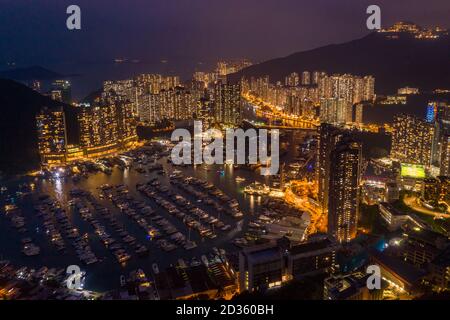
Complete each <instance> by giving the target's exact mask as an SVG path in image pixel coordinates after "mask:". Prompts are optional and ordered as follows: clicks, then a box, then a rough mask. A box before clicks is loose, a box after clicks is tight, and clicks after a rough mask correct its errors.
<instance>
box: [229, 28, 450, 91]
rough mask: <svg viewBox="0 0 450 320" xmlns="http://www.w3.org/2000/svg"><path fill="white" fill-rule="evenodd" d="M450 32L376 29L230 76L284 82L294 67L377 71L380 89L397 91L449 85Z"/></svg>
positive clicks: (314, 69) (365, 73)
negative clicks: (391, 35) (391, 33)
mask: <svg viewBox="0 0 450 320" xmlns="http://www.w3.org/2000/svg"><path fill="white" fill-rule="evenodd" d="M449 57H450V37H449V36H442V37H440V38H439V39H434V40H425V39H416V38H414V37H413V36H410V35H401V36H400V37H399V39H388V38H387V36H386V35H385V34H382V33H377V32H375V33H371V34H369V35H367V36H365V37H362V38H360V39H355V40H351V41H349V42H345V43H340V44H329V45H326V46H323V47H318V48H314V49H311V50H307V51H301V52H295V53H292V54H290V55H288V56H285V57H279V58H275V59H271V60H268V61H265V62H262V63H260V64H256V65H253V66H250V67H248V68H245V69H243V70H241V71H239V72H237V73H235V74H232V75H230V76H229V79H230V81H231V82H235V81H238V80H239V79H241V78H242V77H243V76H244V77H246V78H250V77H260V76H264V75H269V77H270V81H271V82H272V83H275V82H276V81H282V82H284V77H286V76H287V75H288V74H290V73H292V72H298V73H301V72H303V71H310V72H313V71H325V72H327V73H329V74H333V73H341V74H342V73H350V74H355V75H361V76H364V75H373V76H375V79H376V91H377V93H381V94H392V93H395V92H396V90H397V89H398V88H400V87H403V86H417V87H419V88H421V89H422V90H433V89H436V88H442V87H445V88H450V59H449Z"/></svg>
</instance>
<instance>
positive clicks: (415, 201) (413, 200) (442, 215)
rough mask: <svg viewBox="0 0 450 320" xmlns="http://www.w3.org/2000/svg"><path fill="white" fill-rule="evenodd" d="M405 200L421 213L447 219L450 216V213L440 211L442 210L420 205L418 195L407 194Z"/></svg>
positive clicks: (409, 205)
mask: <svg viewBox="0 0 450 320" xmlns="http://www.w3.org/2000/svg"><path fill="white" fill-rule="evenodd" d="M403 202H404V203H405V204H406V205H407V206H408V207H410V208H411V209H413V210H416V211H418V212H420V213H423V214H426V215H429V216H433V217H436V218H446V219H449V218H450V214H445V213H440V212H436V211H433V210H430V209H427V208H424V207H422V206H421V205H420V203H419V199H418V198H417V197H408V196H405V198H404V199H403Z"/></svg>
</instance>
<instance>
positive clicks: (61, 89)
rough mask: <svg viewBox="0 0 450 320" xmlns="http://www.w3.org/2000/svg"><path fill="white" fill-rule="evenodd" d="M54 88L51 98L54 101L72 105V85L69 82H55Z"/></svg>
mask: <svg viewBox="0 0 450 320" xmlns="http://www.w3.org/2000/svg"><path fill="white" fill-rule="evenodd" d="M52 87H53V90H52V92H51V96H52V98H53V99H54V100H57V101H61V102H64V103H67V104H71V103H72V85H71V84H70V81H69V80H55V82H53V84H52Z"/></svg>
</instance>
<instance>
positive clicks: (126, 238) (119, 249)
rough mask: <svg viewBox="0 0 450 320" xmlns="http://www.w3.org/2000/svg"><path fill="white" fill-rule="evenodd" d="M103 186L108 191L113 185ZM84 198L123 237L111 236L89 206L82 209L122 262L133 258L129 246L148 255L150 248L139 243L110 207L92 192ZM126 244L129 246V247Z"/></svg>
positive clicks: (97, 232)
mask: <svg viewBox="0 0 450 320" xmlns="http://www.w3.org/2000/svg"><path fill="white" fill-rule="evenodd" d="M102 188H103V191H105V192H108V190H110V188H112V187H109V186H107V187H105V186H103V187H102ZM103 191H102V192H103ZM84 199H85V200H86V202H87V204H88V205H89V206H90V207H92V208H93V210H94V212H96V213H97V214H98V215H100V216H101V217H102V219H103V220H105V221H106V222H107V223H108V225H109V227H110V228H112V229H114V232H115V233H116V234H118V235H119V237H120V238H121V240H117V238H114V237H113V236H111V235H110V234H109V233H108V231H107V230H106V228H105V227H104V226H103V225H101V224H100V222H99V221H98V220H97V219H94V218H93V216H92V213H91V211H90V209H89V208H88V207H87V206H86V207H84V209H82V210H83V212H84V213H83V215H84V217H83V216H82V217H83V218H84V219H85V220H87V221H89V222H90V223H91V224H92V225H93V227H94V229H95V234H96V235H97V236H98V237H99V238H100V240H101V241H102V243H103V244H104V245H105V247H106V248H107V249H109V250H110V252H111V253H112V254H113V255H114V257H115V258H116V260H117V261H118V262H119V263H120V264H123V263H125V262H127V261H128V260H130V259H131V258H132V254H131V253H130V250H127V249H128V248H130V249H132V250H133V251H134V253H135V254H136V255H137V256H139V257H144V256H146V255H148V253H149V251H148V248H147V247H146V246H145V245H143V244H141V243H139V242H138V241H137V240H136V238H135V237H133V236H132V235H131V234H129V233H128V232H127V231H126V230H125V228H124V226H123V225H122V224H121V223H119V221H118V220H117V219H116V217H115V216H114V215H113V214H112V213H111V211H110V210H109V209H108V208H106V207H105V206H103V205H101V204H100V203H98V201H97V200H96V199H95V197H94V196H92V194H90V193H87V195H85V197H84ZM80 213H81V211H80ZM126 246H128V248H127V247H126Z"/></svg>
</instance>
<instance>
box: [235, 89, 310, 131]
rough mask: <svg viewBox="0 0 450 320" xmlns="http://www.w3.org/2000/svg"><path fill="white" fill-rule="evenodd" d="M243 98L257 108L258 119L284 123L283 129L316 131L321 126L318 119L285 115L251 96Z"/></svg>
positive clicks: (274, 107)
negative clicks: (293, 128) (294, 128)
mask: <svg viewBox="0 0 450 320" xmlns="http://www.w3.org/2000/svg"><path fill="white" fill-rule="evenodd" d="M243 98H244V99H245V100H247V102H248V103H250V104H251V105H252V106H253V107H254V108H255V113H256V115H257V116H258V117H262V118H267V119H269V121H282V123H283V125H282V126H281V127H285V128H292V127H296V128H299V129H309V130H315V129H316V128H317V126H318V125H319V122H318V121H317V120H316V119H310V118H306V117H299V116H296V115H293V114H288V113H285V112H283V111H282V109H281V108H280V107H278V106H275V105H272V104H270V103H269V102H267V101H264V100H262V99H260V98H258V97H255V96H253V95H251V94H243ZM269 126H271V124H269Z"/></svg>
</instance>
